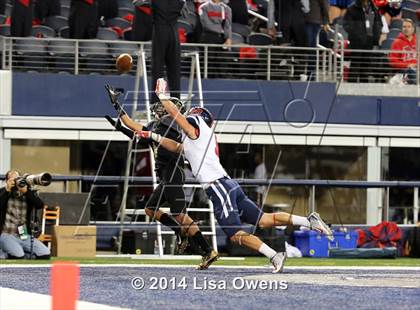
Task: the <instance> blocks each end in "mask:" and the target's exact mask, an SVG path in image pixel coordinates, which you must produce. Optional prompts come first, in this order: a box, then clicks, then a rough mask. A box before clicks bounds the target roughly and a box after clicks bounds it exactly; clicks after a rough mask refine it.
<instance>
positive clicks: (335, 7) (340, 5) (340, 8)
mask: <svg viewBox="0 0 420 310" xmlns="http://www.w3.org/2000/svg"><path fill="white" fill-rule="evenodd" d="M353 2H354V0H330V8H329V14H328V15H329V17H330V23H334V20H335V19H336V18H338V17H341V16H344V15H345V14H346V10H347V8H348V7H349V6H350V5H351V4H352V3H353Z"/></svg>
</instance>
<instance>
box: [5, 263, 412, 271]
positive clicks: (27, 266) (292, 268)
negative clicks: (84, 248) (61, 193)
mask: <svg viewBox="0 0 420 310" xmlns="http://www.w3.org/2000/svg"><path fill="white" fill-rule="evenodd" d="M79 266H80V267H81V268H102V267H106V268H112V267H114V268H121V267H124V268H194V267H196V265H163V264H162V265H159V264H83V265H79ZM50 267H51V264H32V265H20V264H7V265H6V264H5V265H0V270H1V269H2V268H50ZM268 267H269V266H268V264H267V266H211V267H210V269H213V268H215V269H266V268H268ZM284 269H285V270H286V271H287V270H385V271H386V270H389V271H394V270H407V271H419V272H420V267H410V266H408V267H404V266H389V267H387V266H376V267H375V266H359V267H357V266H285V267H284Z"/></svg>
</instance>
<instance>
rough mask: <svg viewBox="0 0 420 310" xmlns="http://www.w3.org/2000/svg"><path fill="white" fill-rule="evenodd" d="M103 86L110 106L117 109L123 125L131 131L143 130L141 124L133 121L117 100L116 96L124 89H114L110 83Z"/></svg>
mask: <svg viewBox="0 0 420 310" xmlns="http://www.w3.org/2000/svg"><path fill="white" fill-rule="evenodd" d="M105 88H106V90H107V91H108V95H109V99H110V100H111V103H112V106H113V107H114V109H115V110H116V111H117V113H118V117H119V118H120V119H121V121H122V122H123V123H124V125H125V126H127V127H128V128H130V129H131V130H133V131H139V130H143V125H142V124H140V123H137V122H135V121H133V120H132V119H131V117H129V116H128V114H127V112H125V110H124V108H123V107H122V106H121V104H120V102H119V101H118V97H119V96H120V95H121V94H122V93H123V92H124V90H122V89H114V88H113V87H112V86H110V85H106V86H105Z"/></svg>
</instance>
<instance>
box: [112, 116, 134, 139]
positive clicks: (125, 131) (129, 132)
mask: <svg viewBox="0 0 420 310" xmlns="http://www.w3.org/2000/svg"><path fill="white" fill-rule="evenodd" d="M105 118H106V120H107V121H108V122H109V123H110V124H111V125H112V126H113V127H114V128H115V129H116V130H118V131H120V132H122V133H123V134H125V135H126V136H127V137H129V138H130V139H133V138H134V132H133V131H132V130H131V129H128V128H127V127H124V126H122V125H121V121H120V119H119V118H118V119H117V120H116V121H115V120H114V119H113V118H112V117H111V116H109V115H105Z"/></svg>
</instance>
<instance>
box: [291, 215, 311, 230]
mask: <svg viewBox="0 0 420 310" xmlns="http://www.w3.org/2000/svg"><path fill="white" fill-rule="evenodd" d="M291 221H292V224H293V225H296V226H306V227H311V223H309V221H308V219H307V218H306V217H303V216H299V215H292V218H291Z"/></svg>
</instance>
